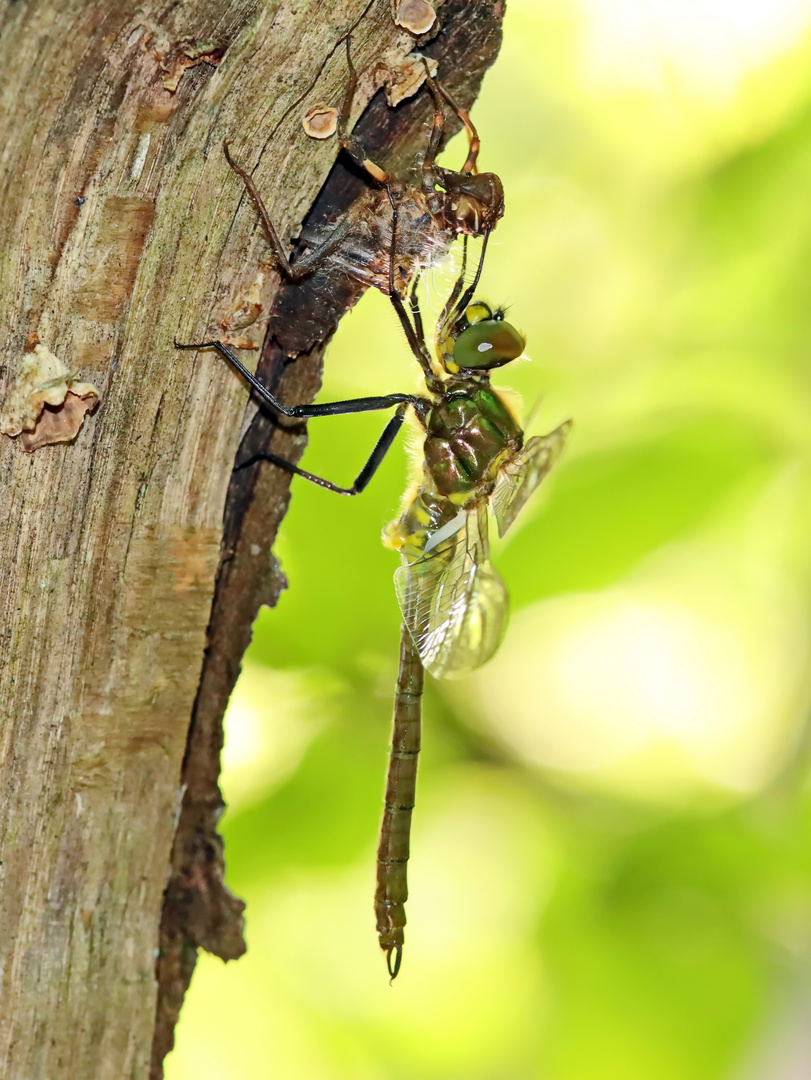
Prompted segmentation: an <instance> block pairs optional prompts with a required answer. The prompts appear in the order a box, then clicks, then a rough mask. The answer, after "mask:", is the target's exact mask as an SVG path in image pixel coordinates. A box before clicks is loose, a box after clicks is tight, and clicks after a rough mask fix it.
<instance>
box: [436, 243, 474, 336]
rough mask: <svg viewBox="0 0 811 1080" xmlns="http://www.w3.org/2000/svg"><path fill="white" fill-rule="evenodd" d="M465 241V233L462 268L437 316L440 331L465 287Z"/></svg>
mask: <svg viewBox="0 0 811 1080" xmlns="http://www.w3.org/2000/svg"><path fill="white" fill-rule="evenodd" d="M467 240H468V234H467V233H465V234H464V235H463V237H462V267H461V269H460V271H459V276H458V277H457V278H456V281H455V282H454V283H453V288H452V289H451V293H450V296H449V297H448V299H447V300H446V301H445V305H444V307H443V308H442V314H441V315H440V316H439V320H438V322H437V326H438V327H440V329H444V327H445V326H446V325H447V319H448V315H449V314H450V312H451V311H453V310H454V308H455V305H456V301H457V300H458V299H459V294H460V293H461V292H462V289H463V288H464V285H465V274H466V273H467Z"/></svg>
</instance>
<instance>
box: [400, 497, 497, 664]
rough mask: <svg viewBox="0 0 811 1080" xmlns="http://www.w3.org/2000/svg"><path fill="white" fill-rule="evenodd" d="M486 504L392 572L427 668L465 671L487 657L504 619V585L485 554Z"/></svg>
mask: <svg viewBox="0 0 811 1080" xmlns="http://www.w3.org/2000/svg"><path fill="white" fill-rule="evenodd" d="M488 550H489V549H488V542H487V508H486V507H485V506H482V507H480V508H474V509H473V510H471V511H470V512H469V513H468V515H467V518H466V521H465V525H464V526H463V527H462V528H461V529H460V530H459V532H457V534H456V535H455V536H453V537H451V538H450V539H449V540H447V541H445V542H443V543H442V544H440V545H439V546H438V547H435V548H434V549H433V550H432V551H431V552H430V553H429V554H428V555H424V556H423V557H422V558H421V559H417V560H415V561H414V562H412V563H408V562H404V563H403V565H402V566H401V567H400V569H399V570H397V571H396V573H395V575H394V587H395V590H396V592H397V600H398V601H399V604H400V610H401V611H402V613H403V622H404V623H405V624H406V626H407V627H408V629H409V631H410V633H411V636H412V637H413V639H414V643H415V645H416V646H417V649H418V650H419V654H420V660H421V661H422V664H423V667H424V668H425V669H426V671H429V672H430V673H431V674H432V675H433V676H434V677H435V678H437V679H454V678H460V677H461V676H462V675H467V674H468V673H469V672H471V671H474V670H475V669H476V668H477V667H480V666H481V665H482V664H483V663H485V661H487V660H489V659H490V657H491V656H492V655H493V653H494V652H495V651H496V649H497V648H498V646H499V644H500V643H501V639H502V637H503V635H504V628H505V626H506V624H507V611H508V597H507V589H506V586H505V585H504V582H503V581H502V579H501V576H500V575H499V573H498V571H497V570H496V569H495V568H494V567H493V566H492V565H491V563H490V560H489V558H488Z"/></svg>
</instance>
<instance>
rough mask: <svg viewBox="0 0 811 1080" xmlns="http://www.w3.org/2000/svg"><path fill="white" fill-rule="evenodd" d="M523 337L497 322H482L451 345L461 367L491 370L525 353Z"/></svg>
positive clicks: (513, 329)
mask: <svg viewBox="0 0 811 1080" xmlns="http://www.w3.org/2000/svg"><path fill="white" fill-rule="evenodd" d="M524 344H525V343H524V338H523V337H522V335H521V334H519V333H518V331H517V330H516V329H515V327H514V326H510V324H509V323H505V322H502V321H501V320H500V319H482V321H481V322H477V323H473V325H472V326H469V327H468V328H467V330H463V331H462V333H461V334H460V335H459V337H458V338H457V339H456V341H455V343H454V346H453V359H454V363H456V364H458V365H459V367H460V368H492V367H499V365H500V364H507V363H509V361H510V360H515V358H516V357H517V356H520V355H521V353H522V352H523V351H524Z"/></svg>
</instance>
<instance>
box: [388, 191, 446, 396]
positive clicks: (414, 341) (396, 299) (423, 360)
mask: <svg viewBox="0 0 811 1080" xmlns="http://www.w3.org/2000/svg"><path fill="white" fill-rule="evenodd" d="M386 192H387V193H388V196H389V202H390V203H391V246H390V248H389V297H390V299H391V302H392V304H393V305H394V310H395V311H396V312H397V318H398V319H399V320H400V325H401V326H402V328H403V333H404V334H405V336H406V340H407V341H408V344H409V345H410V347H411V351H412V353H413V354H414V356H415V357H416V359H417V362H418V364H419V365H420V367H421V368H422V370H423V371H424V372H425V377H426V381H427V383H428V386H429V388H430V387H431V386H432V384H433V382H434V381H435V378H434V371H433V368H432V366H431V357H430V354H429V352H428V349H427V348H426V346H425V339H424V338H423V337H422V335H420V336H419V337H418V336H417V332H416V331H415V329H414V327H413V326H412V325H411V320H410V319H409V317H408V314H407V313H406V309H405V306H404V305H403V301H402V299H401V297H400V294H399V293H398V291H397V289H396V287H395V284H394V260H395V258H396V255H397V218H398V211H397V203H396V201H395V199H394V193H393V192H392V190H391V188H390V187H389V185H388V184H387V185H386Z"/></svg>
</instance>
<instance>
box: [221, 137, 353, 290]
mask: <svg viewBox="0 0 811 1080" xmlns="http://www.w3.org/2000/svg"><path fill="white" fill-rule="evenodd" d="M222 145H223V150H224V151H225V159H226V161H227V162H228V164H229V165H230V166H231V168H232V169H233V170H234V172H235V173H236V174H237V176H238V177H239V178H240V179H241V180H242V183H243V184H244V185H245V190H246V191H247V192H248V195H249V196H250V197H251V201H252V202H253V204H254V206H255V207H256V212H257V213H258V214H259V220H260V221H261V222H262V228H263V229H264V230H265V235H266V236H267V238H268V243H269V244H270V246H271V248H272V250H273V256H274V258H275V259H276V261H277V263H278V264H279V266H280V267H281V270H282V272H283V273H284V275H285V277H287V278H289V279H290V280H291V281H298V280H299V278H303V277H304V276H305V275H307V274H310V273H312V271H313V270H315V269H316V267H317V266H318V265H319V264H320V263H322V262H323V261H324V259H326V258H327V256H328V255H331V254H332V252H333V251H335V249H336V248H337V247H340V245H341V244H342V243H343V242H344V240H345V239H346V237H347V235H348V233H349V228H350V225H349V221H348V220H347V219H346V218H344V220H343V221H340V222H338V224H337V225H336V226H335V227H334V228H333V230H332V233H331V234H330V236H329V239H328V240H326V241H325V243H323V244H322V245H321V246H320V247H317V248H314V249H313V250H312V251H308V252H305V253H304V254H303V255H301V256H300V257H299V258H298V259H296V261H295V262H294V263H291V262H290V259H289V258H288V256H287V253H286V251H285V250H284V246H283V245H282V242H281V240H280V238H279V234H278V233H277V232H276V226H275V225H274V224H273V222H272V221H271V219H270V214H268V211H267V207H266V206H265V204H264V202H263V200H262V196H261V195H260V194H259V190H258V189H257V187H256V184H254V182H253V177H252V176H251V175H250V173H248V172H246V170H245V169H243V168H242V166H241V165H237V163H236V162H235V161H234V159H233V158H232V157H231V152H230V151H229V149H228V140H227V139H226V140H225V141H224V142H223V144H222Z"/></svg>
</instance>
